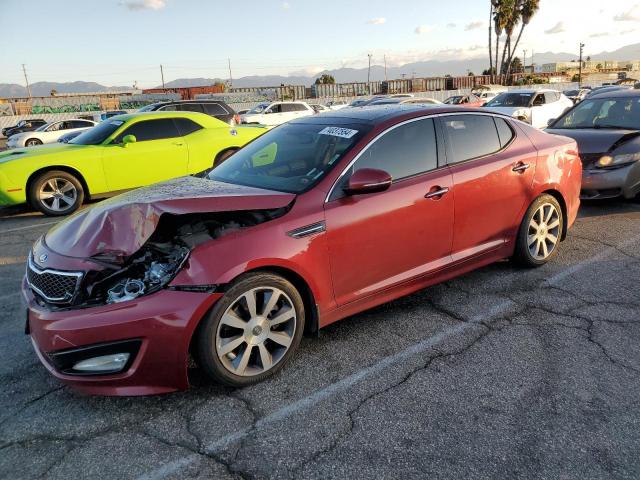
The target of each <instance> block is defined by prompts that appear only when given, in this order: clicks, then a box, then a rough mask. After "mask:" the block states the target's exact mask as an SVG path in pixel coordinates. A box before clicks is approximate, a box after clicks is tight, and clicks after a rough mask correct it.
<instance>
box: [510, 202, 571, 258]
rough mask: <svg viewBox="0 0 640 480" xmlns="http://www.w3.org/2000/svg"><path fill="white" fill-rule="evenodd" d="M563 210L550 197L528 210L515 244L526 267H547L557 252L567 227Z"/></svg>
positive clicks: (517, 255) (533, 204)
mask: <svg viewBox="0 0 640 480" xmlns="http://www.w3.org/2000/svg"><path fill="white" fill-rule="evenodd" d="M563 222H564V220H563V217H562V208H560V204H559V203H558V201H557V200H556V199H555V198H554V197H552V196H551V195H546V194H545V195H541V196H540V197H538V198H537V199H536V200H535V201H534V202H533V203H532V204H531V206H530V207H529V209H528V210H527V214H526V215H525V217H524V219H523V220H522V224H521V225H520V230H519V231H518V238H517V244H516V251H515V258H516V260H517V261H518V262H519V263H520V264H522V265H525V266H530V267H537V266H540V265H544V264H545V263H547V262H548V261H549V260H550V259H551V258H552V257H553V256H554V255H555V254H556V253H557V250H558V244H559V243H560V239H561V238H562V233H563V231H562V229H563V225H564V223H563Z"/></svg>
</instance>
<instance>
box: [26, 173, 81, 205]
mask: <svg viewBox="0 0 640 480" xmlns="http://www.w3.org/2000/svg"><path fill="white" fill-rule="evenodd" d="M83 200H84V190H83V188H82V184H81V183H80V182H79V181H78V179H77V178H76V177H74V176H73V175H71V174H69V173H67V172H62V171H55V170H54V171H49V172H45V173H43V174H42V175H40V176H39V177H37V178H36V179H35V180H34V181H33V182H32V183H31V186H30V188H29V202H30V203H31V205H32V206H33V207H34V208H36V209H37V210H40V211H41V212H42V213H44V214H45V215H48V216H60V215H68V214H70V213H72V212H74V211H76V210H77V209H78V207H80V205H82V201H83Z"/></svg>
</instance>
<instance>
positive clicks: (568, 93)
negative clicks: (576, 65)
mask: <svg viewBox="0 0 640 480" xmlns="http://www.w3.org/2000/svg"><path fill="white" fill-rule="evenodd" d="M562 93H564V94H565V95H566V96H567V97H575V96H577V95H578V94H579V93H580V92H579V91H578V90H565V91H564V92H562Z"/></svg>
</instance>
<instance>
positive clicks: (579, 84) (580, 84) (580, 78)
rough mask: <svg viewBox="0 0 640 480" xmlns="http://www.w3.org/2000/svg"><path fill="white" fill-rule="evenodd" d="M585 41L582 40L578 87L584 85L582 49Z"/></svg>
mask: <svg viewBox="0 0 640 480" xmlns="http://www.w3.org/2000/svg"><path fill="white" fill-rule="evenodd" d="M583 48H584V43H582V42H580V65H578V88H580V87H581V86H582V49H583Z"/></svg>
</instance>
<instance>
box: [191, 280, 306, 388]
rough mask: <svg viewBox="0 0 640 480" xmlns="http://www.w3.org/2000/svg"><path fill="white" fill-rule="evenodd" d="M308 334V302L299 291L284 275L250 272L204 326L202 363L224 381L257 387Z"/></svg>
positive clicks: (200, 344)
mask: <svg viewBox="0 0 640 480" xmlns="http://www.w3.org/2000/svg"><path fill="white" fill-rule="evenodd" d="M303 330H304V304H303V302H302V298H301V297H300V294H299V293H298V291H297V290H296V289H295V287H294V286H293V285H291V283H289V282H288V281H287V280H285V279H284V278H282V277H280V276H278V275H274V274H270V273H252V274H247V275H246V276H244V277H243V278H242V279H240V280H239V281H238V282H237V283H235V284H234V285H233V286H232V287H231V288H230V289H229V290H228V291H227V293H226V294H225V296H224V297H223V298H222V299H221V300H220V301H219V302H218V303H217V304H216V305H215V307H214V308H213V310H212V312H211V314H210V315H209V316H208V317H207V318H206V319H205V321H204V324H203V325H202V326H201V329H200V331H199V334H198V345H197V346H198V351H197V357H198V360H199V364H200V366H201V367H202V368H204V370H205V371H206V372H207V374H208V375H209V376H210V377H212V378H213V379H214V380H217V381H219V382H221V383H224V384H226V385H231V386H234V387H241V386H245V385H251V384H253V383H257V382H259V381H261V380H263V379H264V378H267V377H268V376H270V375H272V374H273V373H275V372H276V371H278V370H279V369H280V368H282V366H283V365H284V364H285V362H286V361H287V360H288V359H289V358H290V357H291V355H292V354H293V352H294V351H295V349H296V348H297V347H298V344H299V343H300V338H301V337H302V332H303Z"/></svg>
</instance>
